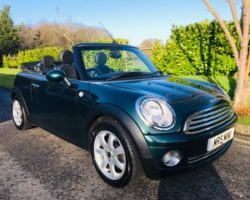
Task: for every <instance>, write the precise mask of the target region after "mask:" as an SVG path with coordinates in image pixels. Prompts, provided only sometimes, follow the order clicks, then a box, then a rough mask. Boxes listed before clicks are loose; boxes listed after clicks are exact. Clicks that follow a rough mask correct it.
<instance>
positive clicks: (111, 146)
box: [89, 117, 142, 188]
mask: <svg viewBox="0 0 250 200" xmlns="http://www.w3.org/2000/svg"><path fill="white" fill-rule="evenodd" d="M89 134H90V151H91V155H92V161H93V163H94V166H95V169H96V171H97V172H98V174H99V175H100V177H101V178H102V179H103V180H104V181H105V182H106V183H108V184H109V185H111V186H113V187H117V188H120V187H124V186H126V185H128V184H132V183H134V182H136V181H138V180H139V179H140V177H141V175H142V168H141V163H140V160H139V157H138V154H137V151H136V149H135V147H134V144H133V142H132V140H131V139H130V137H129V135H128V132H127V131H126V130H125V129H124V128H123V127H122V126H121V125H120V124H119V123H118V122H117V121H115V120H114V119H112V118H109V117H101V118H99V119H97V120H96V121H95V122H94V123H93V125H92V126H91V128H90V130H89Z"/></svg>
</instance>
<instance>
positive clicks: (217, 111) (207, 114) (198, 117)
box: [193, 106, 228, 119]
mask: <svg viewBox="0 0 250 200" xmlns="http://www.w3.org/2000/svg"><path fill="white" fill-rule="evenodd" d="M227 108H228V106H225V107H222V108H219V109H218V110H215V111H213V112H209V113H206V114H203V115H200V114H199V113H200V112H199V113H198V116H196V117H195V116H194V117H193V119H201V118H204V117H209V116H210V115H215V114H217V113H220V111H221V110H222V111H224V110H227ZM211 110H212V109H211ZM207 111H210V110H207ZM207 111H205V110H204V112H207Z"/></svg>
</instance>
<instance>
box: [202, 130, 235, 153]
mask: <svg viewBox="0 0 250 200" xmlns="http://www.w3.org/2000/svg"><path fill="white" fill-rule="evenodd" d="M234 131H235V128H234V127H233V128H230V129H228V130H226V131H224V132H223V133H221V134H219V135H216V136H214V137H212V138H209V139H208V143H207V151H212V150H214V149H216V148H218V147H220V146H221V145H223V144H225V143H226V142H228V141H229V140H231V139H233V137H234Z"/></svg>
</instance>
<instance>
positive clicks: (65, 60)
mask: <svg viewBox="0 0 250 200" xmlns="http://www.w3.org/2000/svg"><path fill="white" fill-rule="evenodd" d="M60 61H61V62H62V64H68V65H72V63H73V53H72V52H71V51H69V50H63V51H61V53H60Z"/></svg>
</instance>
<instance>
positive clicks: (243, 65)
mask: <svg viewBox="0 0 250 200" xmlns="http://www.w3.org/2000/svg"><path fill="white" fill-rule="evenodd" d="M203 1H204V3H205V4H206V6H207V8H208V10H209V11H210V12H211V13H212V15H213V16H214V17H215V19H216V21H217V22H218V23H219V24H220V27H221V28H222V29H223V31H224V33H225V36H226V38H227V40H228V42H229V43H230V46H231V48H232V51H233V55H234V59H235V62H236V64H237V68H238V78H237V86H236V89H235V94H234V107H235V108H236V109H237V108H239V107H242V106H243V107H246V106H247V100H248V97H249V93H250V90H249V83H248V76H249V66H250V51H249V41H250V33H249V26H250V23H249V21H250V0H242V12H241V17H240V19H239V18H238V15H237V11H236V8H235V3H234V0H228V3H229V6H230V9H231V13H232V16H233V20H234V24H235V27H236V31H237V34H238V37H239V40H240V47H239V48H237V45H236V42H235V40H234V38H233V36H232V34H231V33H230V31H229V29H228V27H227V26H226V24H225V22H224V21H223V20H222V19H221V17H220V15H219V14H218V12H217V11H216V10H215V9H214V7H213V6H212V5H211V3H210V2H209V0H203Z"/></svg>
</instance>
